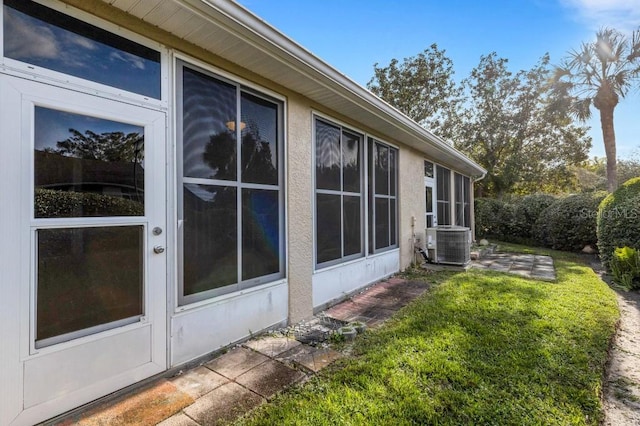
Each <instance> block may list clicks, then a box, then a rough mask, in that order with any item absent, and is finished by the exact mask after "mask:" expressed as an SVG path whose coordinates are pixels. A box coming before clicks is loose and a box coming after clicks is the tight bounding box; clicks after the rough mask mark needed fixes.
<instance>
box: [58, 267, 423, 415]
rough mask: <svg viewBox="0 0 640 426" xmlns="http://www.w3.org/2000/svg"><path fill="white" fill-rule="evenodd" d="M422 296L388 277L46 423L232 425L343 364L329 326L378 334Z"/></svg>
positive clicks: (418, 286)
mask: <svg viewBox="0 0 640 426" xmlns="http://www.w3.org/2000/svg"><path fill="white" fill-rule="evenodd" d="M426 289H427V285H426V284H425V283H420V282H411V281H406V280H404V279H400V278H391V279H389V280H387V281H383V282H380V283H378V284H376V285H374V286H372V287H370V288H368V289H366V290H365V291H363V292H362V293H360V294H357V295H355V296H353V297H352V298H350V299H348V300H347V301H345V302H343V303H340V304H338V305H336V306H334V307H333V308H331V309H329V310H328V311H326V312H324V313H322V314H320V315H319V316H318V317H316V318H315V319H314V320H312V321H307V322H305V323H303V324H301V325H295V326H292V327H290V328H288V329H287V330H283V331H281V332H279V333H272V335H270V336H266V337H262V338H256V339H253V340H250V341H248V342H246V343H244V344H242V345H239V346H236V347H235V348H233V349H231V350H229V351H228V352H227V353H225V354H223V355H220V356H218V357H217V358H214V359H212V360H210V361H208V362H206V363H203V364H201V365H199V366H197V367H195V368H193V369H191V370H189V371H186V372H181V374H179V375H177V376H175V377H171V378H162V379H158V380H157V381H155V382H154V383H153V384H151V385H149V386H147V387H145V388H142V389H137V390H135V391H132V392H131V393H129V394H126V395H124V396H121V397H119V398H117V399H115V400H112V401H109V402H105V403H103V404H101V405H99V406H97V407H94V408H91V409H89V410H88V411H85V412H80V413H79V414H74V415H71V416H68V417H66V418H63V419H62V420H57V421H56V422H53V423H51V422H50V423H49V424H54V425H96V426H97V425H109V426H111V425H161V426H198V425H202V426H205V425H215V424H221V423H226V422H229V421H233V420H234V419H237V418H238V417H240V416H242V415H243V414H245V413H247V412H248V411H250V410H252V409H253V408H255V407H257V406H259V405H260V404H263V403H265V402H267V401H269V400H270V399H272V398H273V397H274V396H275V395H276V394H278V393H279V392H281V391H282V390H284V389H286V388H287V387H289V386H292V385H295V384H297V383H301V382H304V381H305V380H307V379H308V378H309V377H311V376H312V375H314V374H315V373H317V372H318V371H320V370H321V369H322V368H324V367H326V366H327V365H329V364H330V363H331V362H333V361H335V360H336V359H338V358H340V357H342V354H341V353H340V352H337V351H335V350H333V349H331V347H330V346H329V345H328V344H326V343H323V342H322V340H323V339H326V338H328V337H329V335H330V329H331V326H339V325H342V324H345V323H347V322H351V321H360V322H364V323H365V324H367V326H368V327H377V326H379V325H380V324H382V322H384V321H385V320H386V319H388V318H389V317H391V316H392V315H393V314H394V313H396V312H397V311H398V310H399V309H400V308H402V307H403V306H405V305H406V304H407V303H409V302H410V301H412V300H413V299H415V298H416V297H418V296H419V295H421V294H422V293H423V292H424V291H425V290H426ZM334 328H335V327H334ZM291 335H293V337H291ZM310 336H314V338H310ZM301 342H305V343H301Z"/></svg>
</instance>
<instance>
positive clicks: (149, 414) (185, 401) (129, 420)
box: [55, 380, 194, 426]
mask: <svg viewBox="0 0 640 426" xmlns="http://www.w3.org/2000/svg"><path fill="white" fill-rule="evenodd" d="M193 402H194V399H193V398H191V397H190V396H189V395H187V394H185V393H183V392H180V391H179V390H178V389H177V388H176V387H175V386H174V385H173V384H171V383H169V382H168V381H166V380H162V381H160V382H158V383H156V384H154V385H153V386H151V387H148V388H144V389H142V390H140V391H138V392H136V393H135V394H133V395H129V396H127V397H122V398H118V399H117V400H116V401H111V402H109V403H105V404H103V405H100V406H98V407H96V408H94V409H93V410H91V411H89V412H87V413H82V414H80V415H78V416H73V417H71V418H67V419H65V420H62V421H60V422H56V423H55V424H56V425H58V426H62V425H82V426H102V425H109V426H111V425H115V426H119V425H122V426H125V425H132V424H136V425H155V424H157V423H159V422H161V421H162V420H164V419H166V418H167V417H170V416H172V415H173V414H175V413H177V412H179V411H180V410H181V409H183V408H184V407H187V406H188V405H189V404H192V403H193Z"/></svg>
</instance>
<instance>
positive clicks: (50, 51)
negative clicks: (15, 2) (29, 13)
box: [4, 7, 60, 60]
mask: <svg viewBox="0 0 640 426" xmlns="http://www.w3.org/2000/svg"><path fill="white" fill-rule="evenodd" d="M4 13H5V21H4V25H5V26H4V31H5V33H10V34H12V35H13V36H12V37H5V38H4V39H5V45H4V51H5V55H6V56H9V57H11V58H14V59H19V60H24V59H28V58H43V59H53V58H56V57H57V56H58V55H59V54H60V49H59V47H58V45H57V44H56V42H55V37H54V36H53V33H52V32H51V30H50V29H49V28H47V27H45V26H39V27H38V28H37V31H34V30H33V28H31V27H30V26H29V25H28V24H27V23H26V22H24V20H23V19H22V18H21V17H20V16H19V15H18V14H15V13H13V12H12V11H11V9H10V8H7V7H5V12H4Z"/></svg>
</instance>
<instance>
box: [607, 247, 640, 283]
mask: <svg viewBox="0 0 640 426" xmlns="http://www.w3.org/2000/svg"><path fill="white" fill-rule="evenodd" d="M611 272H612V273H613V278H614V281H615V282H616V283H618V284H620V285H621V286H623V287H625V288H627V289H629V290H633V289H637V288H640V251H638V250H636V249H634V248H631V247H618V248H616V249H615V250H614V252H613V256H612V258H611Z"/></svg>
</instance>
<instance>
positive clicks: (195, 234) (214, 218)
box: [183, 184, 238, 296]
mask: <svg viewBox="0 0 640 426" xmlns="http://www.w3.org/2000/svg"><path fill="white" fill-rule="evenodd" d="M236 194H237V189H236V188H234V187H230V186H214V185H195V184H185V185H184V192H183V209H184V213H183V217H184V241H183V244H184V252H183V265H184V278H183V279H184V282H183V285H184V295H185V296H186V295H190V294H195V293H200V292H202V291H207V290H212V289H214V288H218V287H224V286H226V285H229V284H234V283H236V282H237V281H238V258H237V257H238V252H237V246H238V232H237V229H238V224H237V204H238V203H237V199H236Z"/></svg>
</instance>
